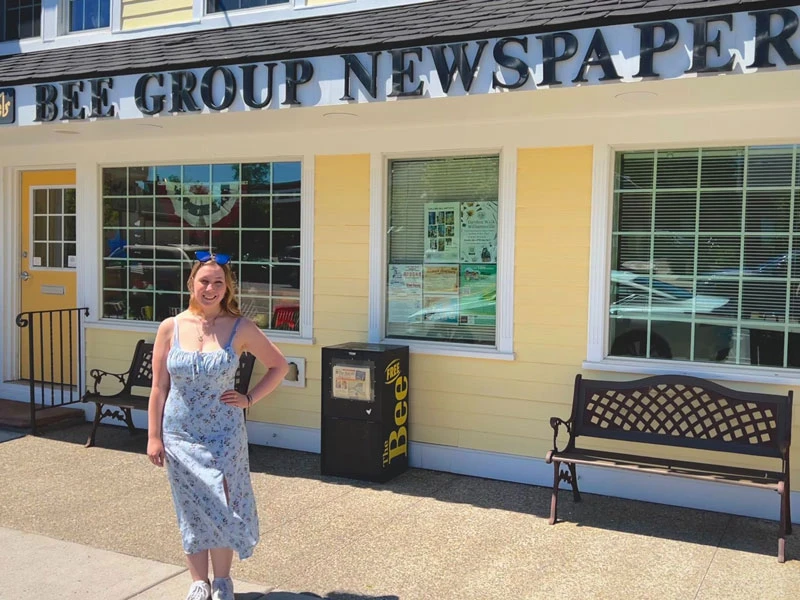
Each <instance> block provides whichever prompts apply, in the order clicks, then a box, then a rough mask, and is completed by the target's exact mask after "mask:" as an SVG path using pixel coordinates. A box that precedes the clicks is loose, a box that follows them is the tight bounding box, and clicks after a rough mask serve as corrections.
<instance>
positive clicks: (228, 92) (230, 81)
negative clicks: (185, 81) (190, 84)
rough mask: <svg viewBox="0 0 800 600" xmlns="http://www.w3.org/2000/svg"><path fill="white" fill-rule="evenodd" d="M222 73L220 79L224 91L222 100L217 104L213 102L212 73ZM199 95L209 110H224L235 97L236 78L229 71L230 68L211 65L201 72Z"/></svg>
mask: <svg viewBox="0 0 800 600" xmlns="http://www.w3.org/2000/svg"><path fill="white" fill-rule="evenodd" d="M217 73H222V79H223V81H224V82H225V93H224V94H223V95H222V101H221V102H220V103H219V104H215V103H214V94H213V89H212V88H213V85H214V75H216V74H217ZM200 97H201V98H202V99H203V104H205V105H206V106H207V107H208V108H210V109H211V110H225V109H226V108H228V107H229V106H230V105H231V104H233V101H234V99H235V98H236V78H235V77H234V76H233V73H231V70H230V69H228V68H226V67H211V68H210V69H209V70H208V71H206V72H205V73H203V80H202V81H201V82H200Z"/></svg>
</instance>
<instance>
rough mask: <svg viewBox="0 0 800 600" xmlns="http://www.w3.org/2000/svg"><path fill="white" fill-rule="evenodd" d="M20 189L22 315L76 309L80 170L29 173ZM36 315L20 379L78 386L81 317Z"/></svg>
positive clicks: (24, 345) (25, 335)
mask: <svg viewBox="0 0 800 600" xmlns="http://www.w3.org/2000/svg"><path fill="white" fill-rule="evenodd" d="M20 187H21V190H20V196H21V197H20V213H21V215H22V218H21V223H20V224H21V232H20V233H21V234H20V241H21V248H20V250H21V253H20V257H21V258H20V290H21V291H20V312H27V311H53V310H57V309H65V308H75V307H76V306H77V304H76V302H77V291H76V276H75V267H76V262H75V260H76V252H75V244H76V233H77V231H76V217H77V215H76V208H75V171H72V170H68V171H67V170H64V171H28V172H25V173H23V174H22V180H21V186H20ZM71 316H72V322H70V313H43V314H34V315H33V316H32V319H31V322H30V325H29V326H28V327H23V328H21V329H20V378H21V379H30V377H31V373H30V354H29V348H30V337H29V330H31V328H32V331H33V334H34V336H33V338H34V339H33V359H34V372H33V378H34V379H35V380H37V381H45V382H53V383H62V382H63V383H65V384H77V381H78V379H77V357H78V352H79V349H78V343H77V339H78V337H77V333H78V327H77V318H76V316H77V315H75V313H72V314H71Z"/></svg>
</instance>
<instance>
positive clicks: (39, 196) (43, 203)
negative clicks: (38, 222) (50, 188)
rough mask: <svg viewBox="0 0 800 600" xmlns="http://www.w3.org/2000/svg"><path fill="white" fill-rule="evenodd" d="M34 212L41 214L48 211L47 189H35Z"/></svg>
mask: <svg viewBox="0 0 800 600" xmlns="http://www.w3.org/2000/svg"><path fill="white" fill-rule="evenodd" d="M33 212H34V213H36V214H39V215H43V214H45V213H47V190H34V192H33Z"/></svg>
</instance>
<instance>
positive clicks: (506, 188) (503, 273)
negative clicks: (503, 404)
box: [368, 146, 517, 360]
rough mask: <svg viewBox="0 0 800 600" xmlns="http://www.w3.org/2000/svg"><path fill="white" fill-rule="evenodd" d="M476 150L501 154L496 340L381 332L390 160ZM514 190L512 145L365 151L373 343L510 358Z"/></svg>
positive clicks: (418, 350)
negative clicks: (468, 340)
mask: <svg viewBox="0 0 800 600" xmlns="http://www.w3.org/2000/svg"><path fill="white" fill-rule="evenodd" d="M481 154H497V155H499V157H500V173H499V189H498V196H497V212H498V221H497V303H496V309H497V322H496V326H495V346H493V347H492V346H478V345H475V344H458V343H452V342H428V341H423V340H414V339H404V338H397V337H392V338H387V337H386V298H387V292H386V275H387V264H388V253H387V244H386V229H387V223H388V221H387V219H388V210H387V208H388V203H389V161H391V160H403V159H425V158H448V157H460V156H470V155H481ZM516 196H517V148H516V147H510V146H505V147H502V148H484V149H474V150H452V151H447V152H425V153H420V152H414V153H393V154H380V153H372V154H371V155H370V241H369V255H370V262H369V332H368V339H369V341H370V342H372V343H386V344H405V345H408V347H409V351H410V352H412V353H418V354H435V355H443V356H462V357H469V358H489V359H499V360H514V248H515V222H516Z"/></svg>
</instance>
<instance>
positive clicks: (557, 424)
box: [548, 417, 573, 462]
mask: <svg viewBox="0 0 800 600" xmlns="http://www.w3.org/2000/svg"><path fill="white" fill-rule="evenodd" d="M562 425H563V426H564V428H565V429H566V430H567V433H568V434H569V440H568V441H567V445H566V446H565V449H566V448H569V447H571V446H572V443H573V440H572V423H571V421H564V420H563V419H559V418H558V417H550V427H552V428H553V450H552V452H551V453H550V454H552V453H558V452H562V451H563V450H559V449H558V431H559V429H560V428H561V426H562ZM548 462H549V461H548Z"/></svg>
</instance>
